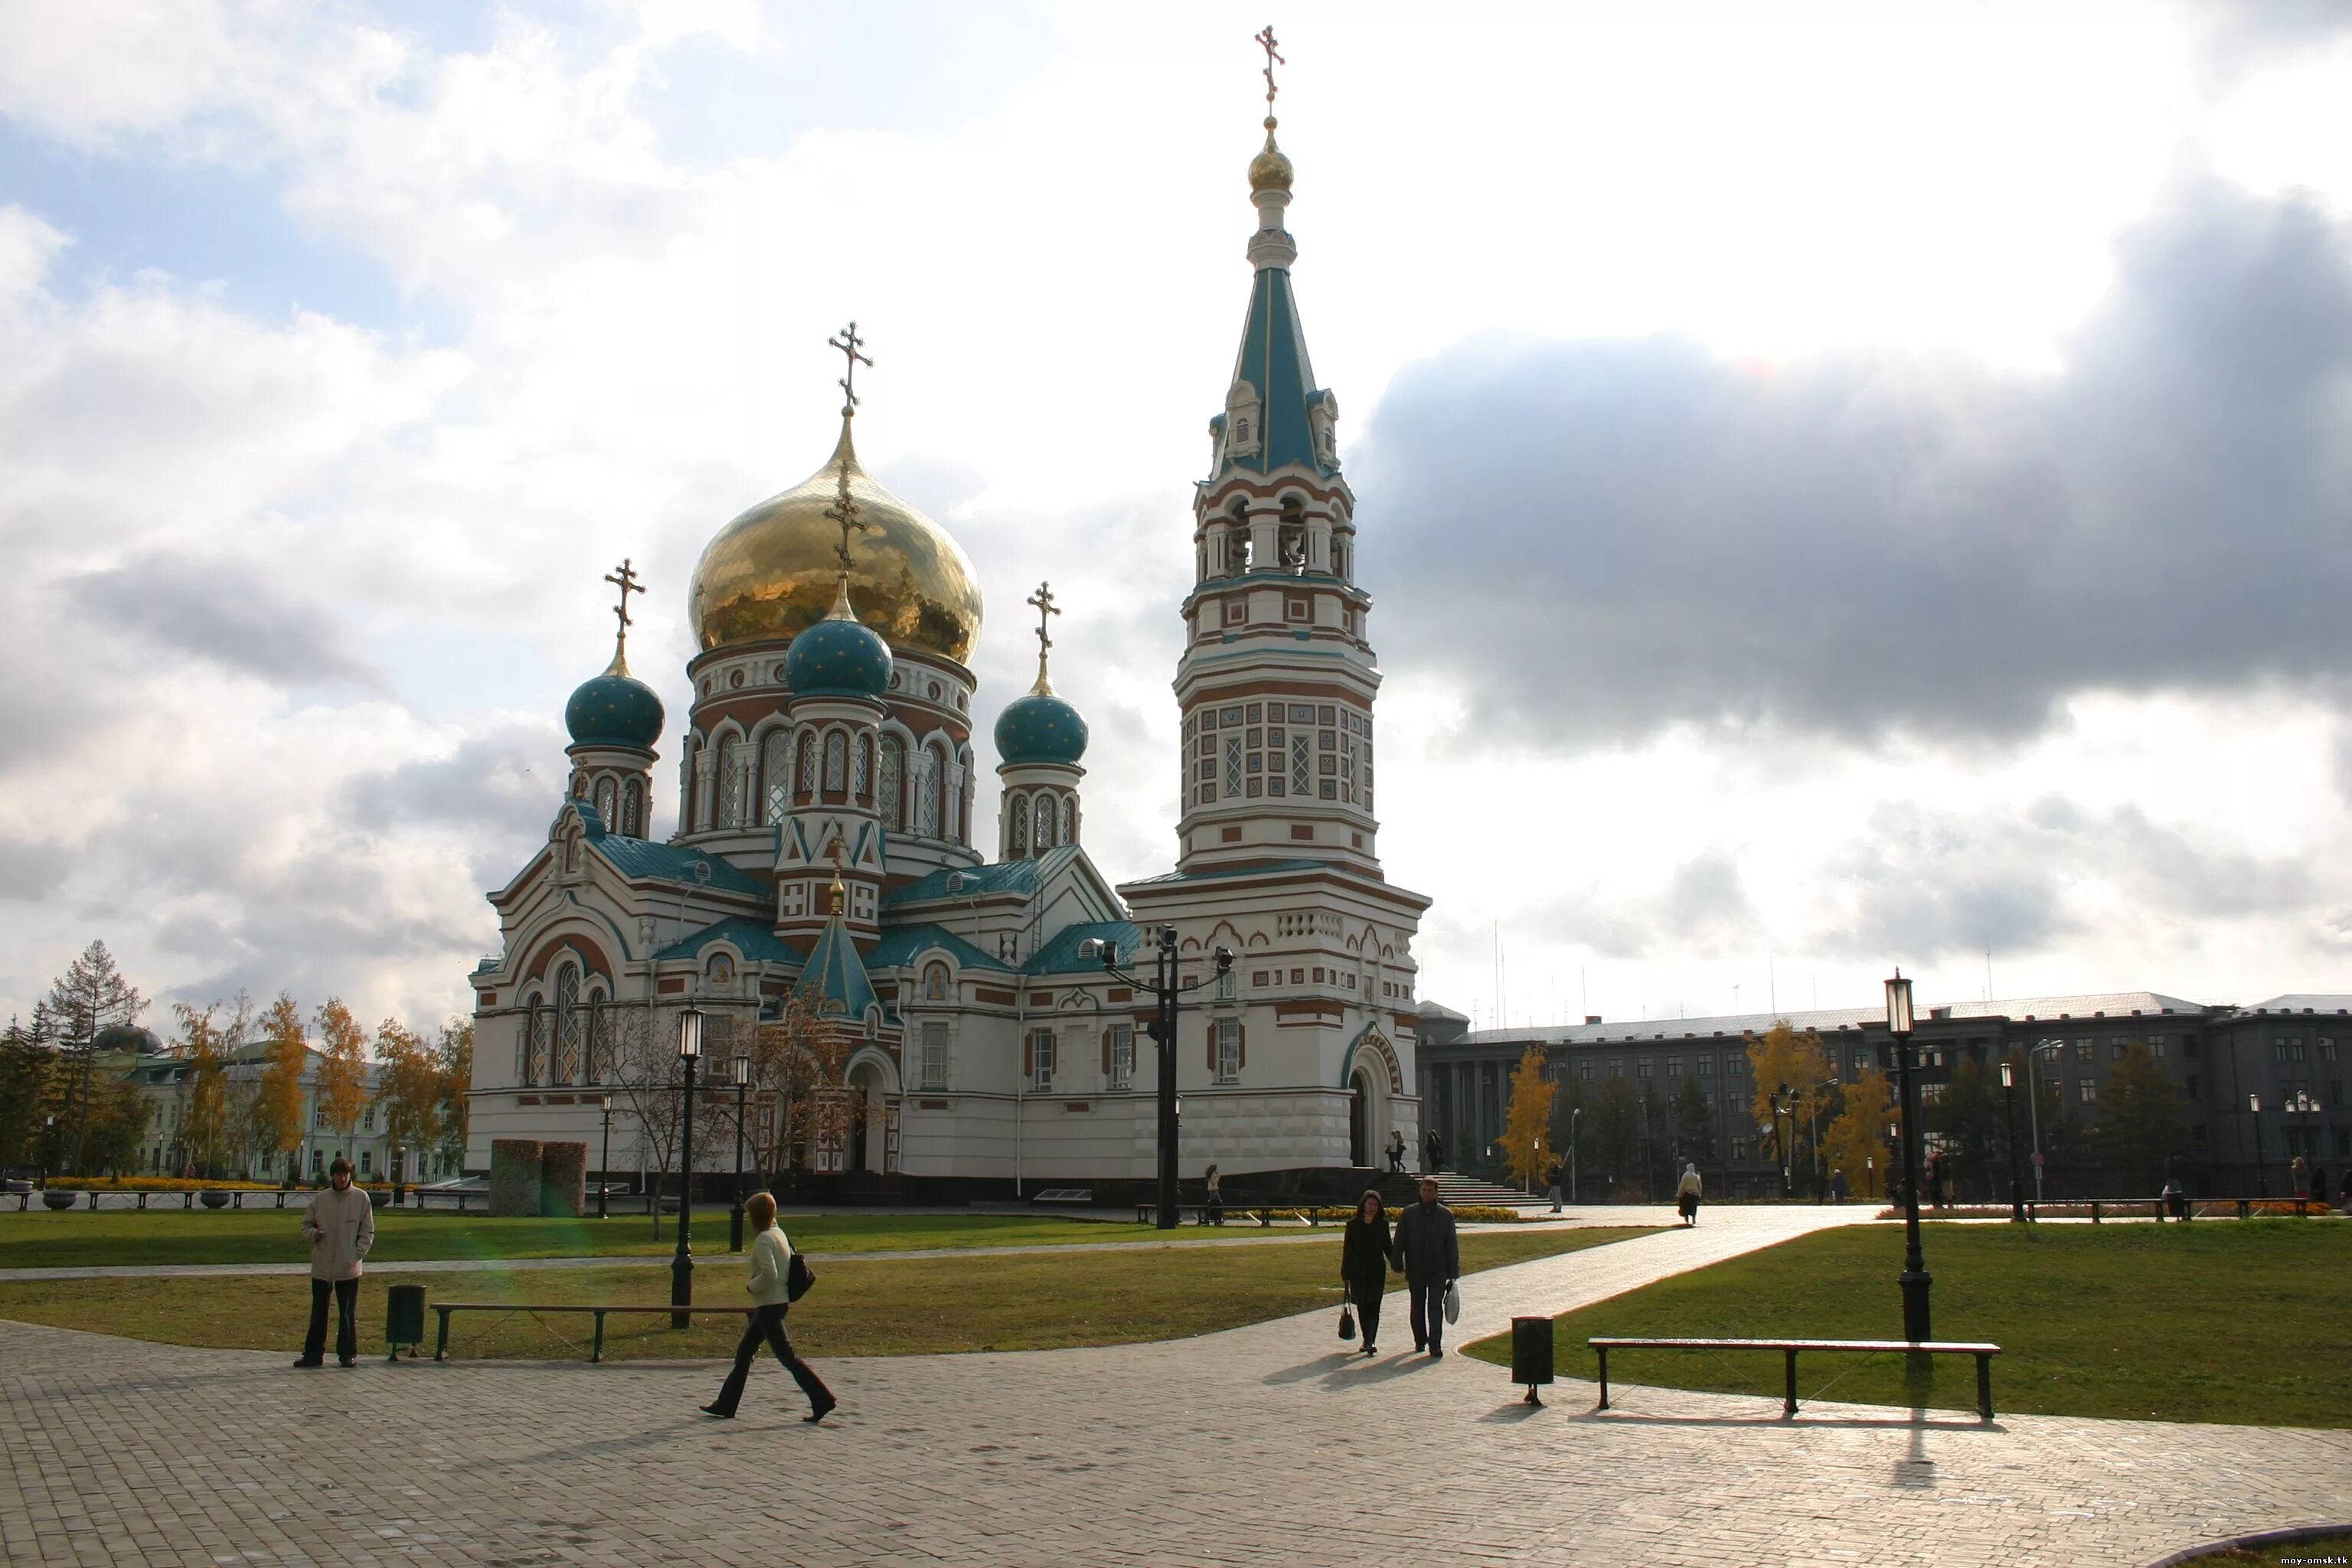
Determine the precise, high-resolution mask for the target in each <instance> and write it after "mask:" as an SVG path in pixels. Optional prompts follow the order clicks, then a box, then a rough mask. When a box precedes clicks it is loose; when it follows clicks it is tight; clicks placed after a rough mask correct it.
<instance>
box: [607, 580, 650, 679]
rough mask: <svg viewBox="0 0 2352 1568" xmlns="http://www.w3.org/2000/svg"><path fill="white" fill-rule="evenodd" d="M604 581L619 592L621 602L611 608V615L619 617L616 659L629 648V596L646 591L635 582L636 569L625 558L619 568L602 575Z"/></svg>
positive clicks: (642, 585) (641, 585) (643, 586)
mask: <svg viewBox="0 0 2352 1568" xmlns="http://www.w3.org/2000/svg"><path fill="white" fill-rule="evenodd" d="M604 581H605V582H607V583H610V584H613V586H614V587H616V588H618V589H619V590H620V591H621V602H620V603H619V604H617V605H614V606H613V614H614V615H615V616H618V617H620V622H621V630H620V642H619V647H618V648H617V649H616V650H615V652H614V658H619V657H620V654H621V653H622V652H625V651H626V649H627V648H628V646H629V627H630V626H631V625H632V624H633V623H632V622H631V621H630V619H629V595H632V594H642V593H644V592H645V591H646V589H645V584H642V583H640V582H638V581H637V569H636V568H635V566H633V565H632V564H630V563H629V561H628V560H627V559H626V558H624V559H623V560H622V562H621V564H620V565H619V566H617V567H615V568H614V570H612V571H610V572H607V573H605V574H604Z"/></svg>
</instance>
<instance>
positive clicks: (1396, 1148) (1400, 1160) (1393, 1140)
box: [1389, 1127, 1404, 1176]
mask: <svg viewBox="0 0 2352 1568" xmlns="http://www.w3.org/2000/svg"><path fill="white" fill-rule="evenodd" d="M1389 1172H1390V1173H1391V1175H1398V1176H1402V1175H1403V1174H1404V1129H1403V1128H1402V1127H1391V1128H1390V1129H1389Z"/></svg>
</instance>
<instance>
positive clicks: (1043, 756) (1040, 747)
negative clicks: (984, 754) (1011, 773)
mask: <svg viewBox="0 0 2352 1568" xmlns="http://www.w3.org/2000/svg"><path fill="white" fill-rule="evenodd" d="M996 754H997V756H998V757H1000V758H1002V759H1003V761H1004V762H1005V763H1009V764H1013V765H1018V764H1020V763H1076V761H1077V760H1078V759H1079V758H1080V757H1083V756H1085V755H1086V754H1087V721H1086V720H1085V719H1083V718H1081V717H1080V716H1079V714H1078V710H1076V709H1075V708H1073V707H1071V706H1070V705H1069V704H1068V703H1066V702H1065V701H1063V700H1061V699H1060V698H1058V697H1056V696H1055V695H1053V694H1052V693H1051V692H1038V691H1032V692H1031V693H1029V695H1028V696H1026V697H1016V698H1014V699H1013V700H1012V701H1011V702H1009V703H1007V704H1006V705H1005V709H1004V711H1003V712H1002V713H1000V714H998V715H997V716H996Z"/></svg>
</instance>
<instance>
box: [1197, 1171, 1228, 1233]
mask: <svg viewBox="0 0 2352 1568" xmlns="http://www.w3.org/2000/svg"><path fill="white" fill-rule="evenodd" d="M1217 1180H1218V1178H1217V1168H1216V1167H1215V1166H1214V1165H1212V1166H1210V1167H1209V1169H1208V1173H1207V1174H1206V1175H1205V1176H1203V1177H1202V1185H1203V1186H1205V1187H1206V1188H1207V1189H1208V1191H1207V1192H1206V1193H1205V1194H1203V1195H1202V1207H1201V1223H1202V1225H1223V1224H1224V1223H1225V1194H1224V1192H1223V1189H1221V1188H1220V1187H1219V1186H1218V1185H1217Z"/></svg>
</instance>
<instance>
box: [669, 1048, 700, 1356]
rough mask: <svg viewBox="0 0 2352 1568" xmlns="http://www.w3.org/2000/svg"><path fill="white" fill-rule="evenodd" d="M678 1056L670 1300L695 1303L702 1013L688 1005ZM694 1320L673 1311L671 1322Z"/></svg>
mask: <svg viewBox="0 0 2352 1568" xmlns="http://www.w3.org/2000/svg"><path fill="white" fill-rule="evenodd" d="M677 1059H678V1060H680V1061H682V1062H684V1063H685V1064H686V1106H685V1113H684V1117H685V1120H684V1126H683V1128H682V1130H681V1131H680V1133H679V1136H678V1144H677V1254H676V1256H674V1257H672V1258H670V1260H669V1304H670V1305H671V1306H673V1307H691V1306H693V1305H694V1068H695V1064H696V1063H697V1062H698V1061H700V1060H701V1059H702V1014H701V1013H700V1012H699V1011H698V1010H697V1009H695V1008H693V1007H688V1009H687V1010H686V1011H685V1012H683V1013H680V1014H679V1015H678V1016H677ZM691 1321H693V1320H692V1319H691V1318H690V1317H688V1315H687V1314H686V1313H684V1312H672V1313H671V1314H670V1318H669V1326H670V1327H671V1328H673V1329H682V1328H684V1327H686V1326H687V1324H688V1323H689V1322H691Z"/></svg>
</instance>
